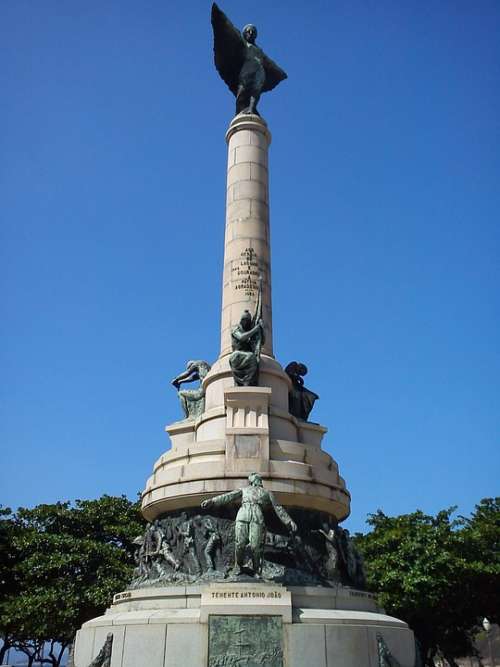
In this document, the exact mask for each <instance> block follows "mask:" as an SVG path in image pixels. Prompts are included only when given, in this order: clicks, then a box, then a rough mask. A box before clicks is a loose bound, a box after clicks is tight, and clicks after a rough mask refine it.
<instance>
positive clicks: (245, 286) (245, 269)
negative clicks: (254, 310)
mask: <svg viewBox="0 0 500 667" xmlns="http://www.w3.org/2000/svg"><path fill="white" fill-rule="evenodd" d="M231 271H232V275H231V279H232V281H233V282H234V289H235V290H236V291H238V292H240V293H241V292H243V294H244V295H245V296H255V295H256V293H257V290H258V288H259V275H260V273H261V270H260V261H259V257H258V255H257V253H256V252H255V250H254V249H253V248H245V250H243V252H241V253H240V257H239V259H237V260H235V261H233V264H232V267H231Z"/></svg>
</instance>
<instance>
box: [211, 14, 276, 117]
mask: <svg viewBox="0 0 500 667" xmlns="http://www.w3.org/2000/svg"><path fill="white" fill-rule="evenodd" d="M212 28H213V31H214V60H215V67H216V68H217V71H218V72H219V74H220V75H221V78H222V79H223V81H224V82H225V83H226V84H227V86H228V88H229V90H230V91H231V92H232V93H233V95H234V96H235V97H236V113H237V114H239V113H245V114H257V115H259V112H258V111H257V103H258V101H259V98H260V96H261V94H262V93H266V92H267V91H268V90H272V89H273V88H275V87H276V86H277V85H278V83H280V81H283V80H284V79H286V78H287V75H286V72H284V71H283V70H282V69H281V67H278V65H277V64H276V63H275V62H273V61H272V60H271V58H268V56H266V54H265V53H264V51H262V49H261V48H259V47H258V46H257V44H256V43H255V39H256V37H257V28H256V27H255V26H254V25H252V24H248V25H246V26H245V27H244V28H243V30H242V31H241V32H240V31H239V30H238V29H237V28H235V27H234V25H233V24H232V23H231V21H230V20H229V19H228V18H227V16H226V15H225V14H224V12H223V11H222V10H221V9H219V7H218V6H217V5H216V4H215V2H214V4H213V5H212Z"/></svg>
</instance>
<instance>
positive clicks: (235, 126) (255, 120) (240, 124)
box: [226, 113, 271, 146]
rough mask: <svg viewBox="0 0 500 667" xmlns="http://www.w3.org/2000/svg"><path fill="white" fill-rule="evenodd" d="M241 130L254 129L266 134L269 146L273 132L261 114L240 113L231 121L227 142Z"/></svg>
mask: <svg viewBox="0 0 500 667" xmlns="http://www.w3.org/2000/svg"><path fill="white" fill-rule="evenodd" d="M240 130H252V131H254V132H260V133H261V134H263V135H264V136H265V138H266V140H267V145H268V146H269V145H270V143H271V132H270V131H269V128H268V127H267V123H266V121H265V120H264V119H263V118H261V117H260V116H256V115H255V114H245V113H240V114H238V115H237V116H235V117H234V118H233V120H232V121H231V122H230V123H229V127H228V130H227V132H226V143H229V140H230V139H231V137H232V136H233V134H235V133H236V132H239V131H240Z"/></svg>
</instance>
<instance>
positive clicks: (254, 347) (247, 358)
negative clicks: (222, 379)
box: [229, 277, 265, 387]
mask: <svg viewBox="0 0 500 667" xmlns="http://www.w3.org/2000/svg"><path fill="white" fill-rule="evenodd" d="M231 340H232V345H233V352H232V354H231V356H230V357H229V365H230V366H231V371H232V372H233V378H234V381H235V383H236V384H237V385H238V386H239V387H256V386H257V385H258V384H259V363H260V353H261V349H262V345H263V344H264V340H265V338H264V323H263V321H262V277H260V278H259V291H258V296H257V305H256V308H255V314H254V316H253V317H252V315H251V313H250V312H249V311H248V310H245V311H244V312H243V315H242V316H241V319H240V323H239V324H238V326H237V327H235V329H234V330H233V331H232V333H231Z"/></svg>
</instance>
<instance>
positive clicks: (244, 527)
mask: <svg viewBox="0 0 500 667" xmlns="http://www.w3.org/2000/svg"><path fill="white" fill-rule="evenodd" d="M248 481H249V482H250V484H249V486H246V487H245V488H243V489H236V490H235V491H229V493H223V494H222V495H220V496H216V497H215V498H208V499H207V500H204V501H203V502H202V504H201V506H202V507H203V508H204V509H207V508H209V507H220V506H222V505H227V504H229V503H234V502H236V501H238V500H241V506H240V509H239V510H238V514H237V515H236V525H235V545H234V546H235V561H236V563H235V566H234V571H233V574H235V575H238V574H240V573H241V571H242V569H243V566H244V563H245V551H246V549H247V547H248V548H249V551H250V557H251V560H252V568H253V574H254V576H260V573H261V570H262V554H263V551H264V543H265V539H266V525H265V523H264V514H263V509H264V508H265V507H266V506H271V507H272V508H273V509H274V512H275V513H276V515H277V517H278V518H279V520H280V521H281V523H283V524H284V525H285V526H287V528H288V529H289V530H291V531H292V533H294V532H295V531H296V530H297V526H296V524H295V522H294V521H293V520H292V519H291V517H290V516H289V515H288V513H287V512H286V510H285V509H284V508H283V507H282V506H281V505H279V504H278V503H277V502H276V500H275V499H274V496H273V494H272V493H271V492H270V491H266V490H265V489H264V488H263V486H262V477H261V476H260V475H259V474H258V473H256V472H253V473H252V474H251V475H249V477H248Z"/></svg>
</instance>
